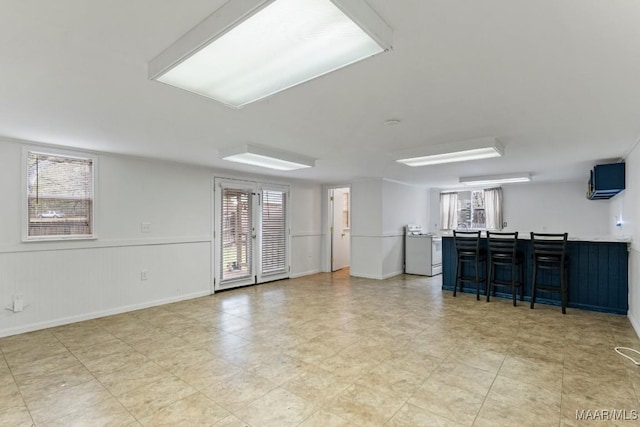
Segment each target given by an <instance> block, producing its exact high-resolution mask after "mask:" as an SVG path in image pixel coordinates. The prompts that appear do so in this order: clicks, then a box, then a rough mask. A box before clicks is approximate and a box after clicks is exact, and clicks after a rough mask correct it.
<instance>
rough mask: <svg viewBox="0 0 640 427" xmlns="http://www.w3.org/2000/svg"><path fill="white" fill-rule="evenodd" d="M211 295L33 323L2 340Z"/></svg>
mask: <svg viewBox="0 0 640 427" xmlns="http://www.w3.org/2000/svg"><path fill="white" fill-rule="evenodd" d="M209 295H211V291H210V290H207V291H200V292H194V293H191V294H187V295H179V296H175V297H171V298H165V299H161V300H155V301H148V302H144V303H141V304H135V305H128V306H124V307H117V308H112V309H109V310H102V311H95V312H93V313H86V314H79V315H77V316H70V317H63V318H60V319H55V320H48V321H46V322H39V323H32V324H30V325H23V326H19V327H17V328H10V329H0V338H2V337H8V336H11V335H18V334H24V333H26V332H33V331H38V330H40V329H47V328H53V327H55V326H62V325H68V324H70V323H76V322H82V321H84V320H91V319H97V318H100V317H106V316H112V315H114V314H121V313H127V312H129V311H135V310H141V309H143V308H149V307H156V306H159V305H164V304H170V303H173V302H178V301H184V300H189V299H194V298H200V297H205V296H209Z"/></svg>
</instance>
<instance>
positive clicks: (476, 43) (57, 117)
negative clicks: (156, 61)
mask: <svg viewBox="0 0 640 427" xmlns="http://www.w3.org/2000/svg"><path fill="white" fill-rule="evenodd" d="M223 3H225V1H224V0H189V1H188V2H184V1H175V0H172V1H169V0H135V1H131V0H110V1H87V0H56V1H50V0H0V135H2V136H5V137H10V138H18V139H26V140H31V141H38V142H44V143H51V144H56V145H64V146H70V147H78V148H85V149H92V150H100V151H107V152H115V153H125V154H132V155H139V156H147V157H153V158H162V159H171V160H176V161H180V162H188V163H194V164H201V165H208V166H215V167H218V168H225V169H234V170H239V171H248V172H253V173H258V172H259V173H264V174H269V175H278V176H288V177H292V178H300V179H308V180H313V181H318V182H326V183H342V182H347V181H350V180H353V179H359V178H364V177H386V178H390V179H394V180H398V181H402V182H407V183H412V184H417V185H426V186H430V187H431V186H433V187H444V186H451V185H456V183H457V179H458V177H459V176H473V175H482V174H497V173H514V172H526V171H529V172H531V173H532V174H533V178H534V180H536V181H556V180H583V181H586V179H587V177H588V170H589V168H590V166H591V165H593V164H595V163H596V162H600V161H603V160H606V159H615V158H619V157H621V156H623V155H624V154H625V152H626V151H627V150H629V149H630V148H631V146H632V145H633V144H634V142H635V141H636V139H637V138H638V137H639V136H640V116H639V112H640V84H639V83H638V79H639V77H640V54H639V52H640V25H638V20H639V19H640V2H637V1H630V0H607V1H601V0H536V1H531V0H483V1H472V0H467V1H463V0H403V1H388V0H368V3H369V4H370V5H371V7H372V8H374V9H375V10H376V11H377V12H378V14H379V15H380V16H381V17H382V18H383V19H384V20H385V21H386V22H387V23H388V24H389V26H391V28H392V29H393V30H394V42H393V45H394V48H393V50H392V51H389V52H386V53H383V54H380V55H377V56H375V57H373V58H370V59H368V60H365V61H363V62H360V63H358V64H355V65H352V66H350V67H347V68H344V69H342V70H339V71H336V72H334V73H331V74H329V75H326V76H324V77H321V78H319V79H316V80H314V81H311V82H308V83H305V84H303V85H300V86H297V87H295V88H293V89H290V90H288V91H285V92H283V93H280V94H277V95H275V96H273V97H271V98H268V99H267V100H263V101H260V102H257V103H255V104H251V105H249V106H247V107H245V108H243V109H240V110H234V109H230V108H228V107H225V106H223V105H221V104H218V103H217V102H215V101H212V100H209V99H206V98H203V97H200V96H198V95H194V94H191V93H188V92H184V91H181V90H179V89H175V88H173V87H170V86H166V85H163V84H161V83H157V82H154V81H150V80H148V79H147V63H148V61H149V60H150V59H152V58H153V57H155V56H156V55H157V54H158V53H160V52H161V51H162V50H164V49H165V48H166V47H167V46H169V45H170V44H171V43H173V42H174V41H175V40H176V39H178V38H179V37H180V36H181V35H183V34H184V33H185V32H187V31H188V30H189V29H191V28H192V27H193V26H195V25H196V24H197V23H198V22H200V21H201V20H202V19H203V18H205V17H206V16H207V15H209V14H210V13H211V12H213V11H214V10H216V9H217V8H218V7H220V6H221V5H222V4H223ZM387 119H399V120H400V121H401V122H400V124H399V125H397V126H387V125H385V124H384V121H385V120H387ZM487 136H490V137H497V138H498V139H499V140H500V141H501V142H502V143H503V144H504V145H505V147H506V148H505V156H504V157H503V158H499V159H489V160H480V161H473V162H465V163H458V164H449V165H436V166H427V167H421V168H410V167H407V166H404V165H401V164H397V163H395V162H394V161H393V155H392V153H393V152H396V151H399V150H403V149H407V148H412V147H417V146H424V145H439V144H443V143H449V142H455V141H460V140H466V139H474V138H479V137H487ZM247 142H248V143H257V144H261V145H267V146H271V147H274V148H278V149H284V150H290V151H293V152H296V153H299V154H303V155H307V156H311V157H314V158H317V159H318V161H317V167H316V168H313V169H307V170H301V171H295V172H284V173H282V172H271V171H269V170H267V169H260V168H255V167H241V166H237V165H236V164H233V163H230V162H226V161H222V160H219V159H218V153H217V150H218V149H219V148H224V147H229V146H233V145H237V144H240V143H247Z"/></svg>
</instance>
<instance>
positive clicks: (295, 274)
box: [289, 269, 321, 279]
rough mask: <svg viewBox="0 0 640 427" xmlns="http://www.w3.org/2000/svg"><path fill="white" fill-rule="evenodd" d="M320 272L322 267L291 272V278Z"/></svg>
mask: <svg viewBox="0 0 640 427" xmlns="http://www.w3.org/2000/svg"><path fill="white" fill-rule="evenodd" d="M318 273H321V271H320V269H317V270H309V271H303V272H300V273H291V274H289V278H290V279H296V278H298V277H303V276H311V275H312V274H318Z"/></svg>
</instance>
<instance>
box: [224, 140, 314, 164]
mask: <svg viewBox="0 0 640 427" xmlns="http://www.w3.org/2000/svg"><path fill="white" fill-rule="evenodd" d="M220 158H221V159H224V160H228V161H230V162H236V163H244V164H247V165H252V166H260V167H263V168H269V169H276V170H280V171H292V170H296V169H304V168H311V167H314V166H315V163H316V161H315V159H312V158H310V157H305V156H301V155H299V154H293V153H288V152H284V151H279V150H274V149H272V148H268V147H262V146H258V145H251V144H245V145H241V146H239V147H233V148H227V149H224V150H220Z"/></svg>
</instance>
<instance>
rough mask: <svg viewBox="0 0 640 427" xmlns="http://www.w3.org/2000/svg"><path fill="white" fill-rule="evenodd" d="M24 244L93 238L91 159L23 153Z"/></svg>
mask: <svg viewBox="0 0 640 427" xmlns="http://www.w3.org/2000/svg"><path fill="white" fill-rule="evenodd" d="M25 157H26V177H27V188H26V191H27V197H26V203H27V215H26V216H27V225H26V240H42V239H49V240H55V239H68V238H92V237H93V236H94V215H93V209H94V167H95V159H94V158H93V157H90V156H75V155H73V156H71V155H66V154H56V153H47V152H45V151H42V152H41V151H33V150H29V151H27V152H26V156H25Z"/></svg>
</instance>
